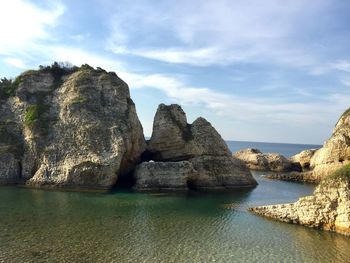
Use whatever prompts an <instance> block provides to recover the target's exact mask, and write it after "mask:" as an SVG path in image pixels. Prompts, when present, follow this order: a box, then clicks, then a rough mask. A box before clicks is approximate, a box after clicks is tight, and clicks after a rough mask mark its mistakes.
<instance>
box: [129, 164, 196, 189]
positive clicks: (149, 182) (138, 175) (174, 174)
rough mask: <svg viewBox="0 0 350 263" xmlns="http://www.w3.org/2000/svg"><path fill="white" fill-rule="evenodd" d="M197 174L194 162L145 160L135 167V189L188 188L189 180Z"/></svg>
mask: <svg viewBox="0 0 350 263" xmlns="http://www.w3.org/2000/svg"><path fill="white" fill-rule="evenodd" d="M196 175H197V171H196V170H195V169H194V168H193V165H192V163H190V162H188V161H180V162H144V163H141V164H140V165H138V166H137V167H136V169H135V172H134V176H135V180H136V185H135V186H134V189H135V190H187V189H188V182H189V181H190V180H191V178H192V177H195V176H196Z"/></svg>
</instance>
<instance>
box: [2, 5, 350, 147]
mask: <svg viewBox="0 0 350 263" xmlns="http://www.w3.org/2000/svg"><path fill="white" fill-rule="evenodd" d="M0 34H1V40H0V77H12V78H13V77H15V76H16V75H18V74H20V73H21V72H23V71H24V70H27V69H32V68H37V67H38V66H39V65H49V64H52V63H53V62H54V61H62V62H64V61H68V62H71V63H73V64H75V65H78V66H79V65H81V64H84V63H88V64H90V65H91V66H94V67H102V68H105V69H106V70H109V71H115V72H116V73H117V74H118V76H119V77H121V78H122V79H123V80H124V81H126V82H127V83H128V85H129V87H130V92H131V97H132V99H133V100H134V102H135V103H136V108H137V112H138V115H139V118H140V120H141V122H142V125H143V128H144V133H145V135H146V136H150V135H151V133H152V123H153V117H154V114H155V112H156V109H157V106H158V104H160V103H165V104H171V103H177V104H180V105H181V106H182V107H183V109H184V110H185V112H186V113H187V118H188V122H192V121H194V120H195V119H196V118H197V117H199V116H202V117H205V118H206V119H207V120H208V121H210V122H211V123H212V125H213V126H214V127H215V128H216V129H217V130H218V131H219V133H220V134H221V135H222V136H223V138H225V139H227V140H241V141H263V142H285V143H305V144H322V143H323V142H324V141H325V140H326V139H327V138H328V137H330V135H331V134H332V130H333V128H334V125H335V124H336V122H337V120H338V118H339V117H340V115H341V114H342V112H344V111H345V110H346V109H347V108H348V107H350V1H345V0H314V1H305V0H264V1H262V0H206V1H200V0H191V1H186V0H176V1H175V0H164V1H158V0H133V1H124V0H75V1H69V0H61V1H52V0H40V1H39V0H8V1H6V0H0Z"/></svg>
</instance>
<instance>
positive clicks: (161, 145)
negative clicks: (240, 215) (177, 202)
mask: <svg viewBox="0 0 350 263" xmlns="http://www.w3.org/2000/svg"><path fill="white" fill-rule="evenodd" d="M147 149H148V158H149V159H151V160H154V161H156V162H155V163H150V164H149V165H144V164H141V165H140V166H138V168H137V169H136V171H137V172H136V175H135V177H136V185H137V189H138V190H141V189H143V190H147V189H152V186H151V185H150V184H149V183H147V181H149V180H146V179H145V178H150V174H152V180H153V181H158V182H162V185H163V186H165V185H167V183H166V182H167V180H169V183H168V185H170V186H171V188H175V187H174V184H173V182H175V181H177V182H179V185H178V187H180V188H183V187H184V185H185V184H184V183H183V180H186V187H187V188H188V189H189V188H191V189H192V188H193V189H231V188H236V187H252V186H255V185H256V184H257V183H256V181H255V179H254V178H253V176H252V175H251V173H250V171H249V170H248V168H247V167H246V165H245V164H244V163H243V162H242V161H240V160H238V159H237V158H235V157H232V156H231V152H230V150H229V149H228V147H227V145H226V143H225V141H224V140H223V139H222V138H221V136H220V134H219V133H218V132H217V131H216V130H215V129H214V128H213V126H212V125H211V124H210V123H209V122H208V121H207V120H205V119H204V118H201V117H200V118H198V119H196V120H195V121H194V122H193V123H192V124H188V123H187V118H186V114H185V113H184V111H183V110H182V108H181V107H180V106H179V105H175V104H173V105H164V104H161V105H159V107H158V110H157V113H156V115H155V118H154V124H153V133H152V137H151V139H150V141H149V142H148V148H147ZM181 161H186V162H185V163H186V165H187V166H186V167H187V169H186V172H181V174H186V176H182V177H181V178H182V179H181V180H180V179H179V178H178V179H177V180H175V179H174V177H176V176H180V175H176V173H175V174H173V175H169V174H167V173H165V172H164V171H161V170H160V167H161V168H162V169H163V170H167V169H169V170H174V167H175V166H176V165H178V164H176V163H174V162H180V163H181ZM157 162H159V164H158V163H157ZM167 165H168V166H169V167H168V168H166V167H167ZM188 165H190V167H192V168H191V169H190V168H189V167H188ZM179 170H180V171H182V170H183V167H182V166H181V169H180V168H179ZM150 171H151V172H150ZM155 178H156V179H155ZM180 182H181V183H180ZM157 184H158V183H157ZM170 186H169V187H170ZM163 188H164V187H163Z"/></svg>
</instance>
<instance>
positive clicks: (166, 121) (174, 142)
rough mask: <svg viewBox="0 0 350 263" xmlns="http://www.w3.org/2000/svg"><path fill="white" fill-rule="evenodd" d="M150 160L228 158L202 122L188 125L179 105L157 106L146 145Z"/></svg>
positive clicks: (225, 149) (224, 147)
mask: <svg viewBox="0 0 350 263" xmlns="http://www.w3.org/2000/svg"><path fill="white" fill-rule="evenodd" d="M148 150H149V151H150V152H151V154H152V159H154V160H160V161H179V160H188V159H189V158H192V157H194V156H199V155H216V156H227V155H228V154H229V153H230V151H229V149H228V147H227V145H226V143H225V142H224V140H223V139H222V138H221V136H220V134H219V133H218V132H217V131H216V130H215V129H214V128H213V127H212V126H211V124H210V123H209V122H208V121H206V120H205V119H204V118H198V119H197V120H195V121H194V122H193V124H192V125H191V124H188V123H187V118H186V114H185V112H184V111H183V110H182V108H181V107H180V106H179V105H176V104H172V105H169V106H167V105H164V104H160V105H159V107H158V110H157V113H156V115H155V117H154V122H153V132H152V137H151V139H150V141H149V142H148Z"/></svg>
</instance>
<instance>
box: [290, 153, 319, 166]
mask: <svg viewBox="0 0 350 263" xmlns="http://www.w3.org/2000/svg"><path fill="white" fill-rule="evenodd" d="M315 152H316V149H310V150H304V151H301V152H300V153H298V154H296V155H293V156H292V157H290V160H291V161H292V162H293V163H299V164H300V166H301V168H302V169H303V171H308V170H309V169H310V162H311V158H312V156H313V155H314V154H315Z"/></svg>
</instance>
